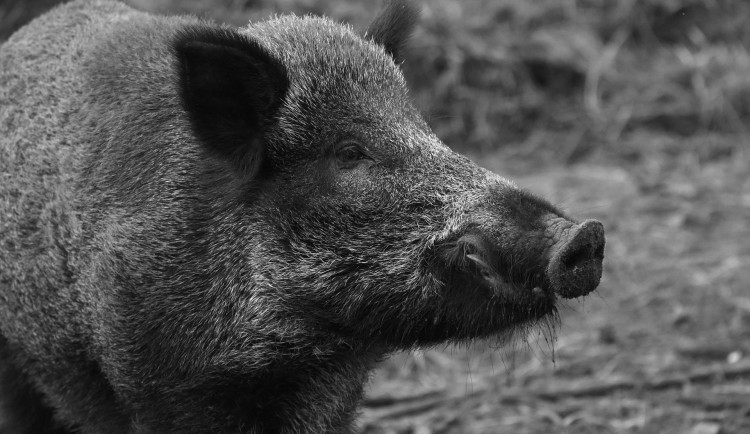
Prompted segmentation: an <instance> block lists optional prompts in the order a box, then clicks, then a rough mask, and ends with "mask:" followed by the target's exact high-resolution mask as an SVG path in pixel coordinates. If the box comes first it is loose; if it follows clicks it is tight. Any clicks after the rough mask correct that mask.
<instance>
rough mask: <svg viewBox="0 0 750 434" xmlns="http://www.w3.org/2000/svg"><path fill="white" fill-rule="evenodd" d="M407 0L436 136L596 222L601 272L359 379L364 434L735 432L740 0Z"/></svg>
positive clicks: (169, 0)
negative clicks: (473, 338)
mask: <svg viewBox="0 0 750 434" xmlns="http://www.w3.org/2000/svg"><path fill="white" fill-rule="evenodd" d="M36 3H43V2H26V3H24V4H25V5H26V7H29V6H33V5H35V4H36ZM130 3H133V4H138V5H139V6H141V7H143V8H149V9H152V10H160V11H171V12H179V13H184V12H193V13H198V14H202V15H207V16H211V17H213V18H215V19H217V20H220V21H227V22H232V23H234V24H243V23H244V22H246V21H247V20H248V19H262V18H264V17H267V16H269V15H270V14H272V13H282V12H296V13H316V14H320V13H325V14H328V15H331V16H334V17H336V18H338V19H342V20H346V21H349V22H352V23H354V24H355V26H357V27H358V28H363V27H364V26H365V25H366V24H367V22H368V20H369V19H370V18H371V17H372V15H373V13H374V11H375V10H376V9H377V4H376V3H375V2H366V1H364V0H356V1H350V2H347V3H340V2H334V1H332V0H326V1H313V0H276V1H271V0H256V1H236V0H235V1H232V0H213V1H210V2H208V1H197V0H190V1H181V2H177V1H175V0H156V1H145V0H130ZM423 3H424V5H423V14H422V21H421V24H420V27H419V29H418V30H417V32H416V34H415V36H414V39H413V43H412V45H411V49H410V52H409V53H408V55H407V59H408V60H407V63H406V64H405V66H404V68H405V72H406V74H407V77H408V79H409V81H410V82H411V83H412V88H413V94H414V97H415V99H416V100H417V102H418V105H419V106H420V107H421V108H423V109H424V111H425V112H426V113H427V114H428V118H429V120H430V122H431V124H432V126H433V127H434V129H435V130H436V132H437V133H438V134H439V135H440V136H441V137H442V138H443V139H444V140H445V141H446V142H447V143H449V144H450V145H451V146H453V147H454V148H457V149H459V150H461V151H463V152H467V153H469V154H470V155H472V156H473V158H475V159H476V160H477V161H478V162H479V163H480V164H482V165H484V166H487V167H490V168H492V169H494V170H497V171H500V172H503V173H505V174H508V175H510V176H512V177H514V178H515V179H517V180H518V181H519V183H520V184H521V185H524V186H528V187H530V188H532V189H533V190H536V191H539V192H540V193H542V194H544V195H546V196H547V197H549V198H551V199H552V200H553V201H555V202H556V203H560V204H562V205H563V206H564V207H569V208H570V211H571V212H572V213H573V214H575V215H579V216H586V217H592V218H598V219H600V220H602V221H603V222H604V223H605V226H606V228H607V252H606V266H605V275H604V279H603V283H602V286H601V288H600V289H599V291H598V295H595V296H593V297H589V299H587V301H585V302H582V303H571V304H570V305H569V306H568V307H567V308H565V309H563V310H564V312H563V327H562V331H561V332H560V334H559V337H558V339H557V342H556V343H555V344H554V345H552V344H550V343H548V342H546V341H545V340H544V334H542V339H541V340H535V337H536V336H531V337H530V340H529V343H523V342H519V343H516V344H515V345H511V346H510V347H505V348H503V349H500V350H498V349H494V348H489V347H488V346H487V345H485V344H481V343H478V344H476V345H474V346H472V347H471V348H470V349H466V348H449V349H435V350H429V351H424V352H417V353H413V354H400V355H396V356H395V357H394V358H392V359H391V360H389V361H388V362H386V363H385V364H384V366H383V368H382V369H381V370H380V371H379V372H378V373H377V375H376V377H375V379H374V381H373V383H372V387H371V391H370V398H369V400H368V405H367V406H366V408H365V412H364V415H363V422H362V424H363V429H364V430H365V432H368V433H429V432H441V433H461V432H476V433H485V432H486V433H497V432H499V433H546V432H571V433H587V432H589V433H607V432H618V433H619V432H642V433H690V432H692V433H696V434H697V433H720V432H721V433H733V432H750V374H749V373H748V372H749V371H750V364H748V354H750V292H748V286H750V271H748V270H750V232H749V231H748V228H747V226H748V222H750V176H748V175H750V152H749V150H748V143H750V140H749V138H748V131H747V128H748V127H747V125H750V55H749V54H748V44H750V27H748V26H747V25H746V23H747V22H748V20H749V19H750V3H748V2H746V1H743V0H626V1H618V2H603V1H593V0H563V1H559V2H545V1H541V0H535V1H526V0H467V1H462V2H459V1H456V0H433V1H430V2H423ZM17 4H20V3H19V2H18V0H14V1H12V2H10V3H3V5H2V6H0V37H2V35H7V34H8V31H7V29H8V28H9V26H10V25H17V24H18V23H19V22H20V21H23V19H24V18H19V17H21V16H24V17H25V16H26V14H25V13H24V12H23V11H22V10H21V9H19V6H17ZM14 5H15V7H14ZM24 10H25V9H24ZM9 11H11V12H9ZM553 359H554V362H553Z"/></svg>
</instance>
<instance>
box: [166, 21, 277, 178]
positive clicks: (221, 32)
mask: <svg viewBox="0 0 750 434" xmlns="http://www.w3.org/2000/svg"><path fill="white" fill-rule="evenodd" d="M175 49H176V53H177V57H178V60H179V80H180V92H181V97H182V103H183V105H184V107H185V110H186V111H187V113H188V115H189V117H190V122H191V124H192V127H193V132H194V133H195V135H196V136H197V138H198V139H199V140H201V142H202V143H203V144H204V145H205V146H207V147H208V149H210V150H211V151H213V152H215V153H216V154H218V155H219V156H221V157H224V158H227V159H229V160H230V161H231V162H232V163H233V164H235V165H236V167H237V168H238V169H240V170H241V171H242V172H243V174H244V175H245V176H248V177H254V176H256V175H257V174H258V171H259V169H260V167H261V164H262V159H263V154H264V152H263V151H264V150H263V144H262V136H263V133H264V130H265V129H266V128H267V126H268V125H269V123H270V122H272V120H273V119H274V117H275V115H276V114H277V112H278V109H279V107H280V105H281V102H282V100H283V98H284V95H285V94H286V90H287V87H288V81H287V80H288V79H287V74H286V68H285V67H284V65H282V64H281V63H280V62H279V61H278V60H276V59H274V58H273V57H272V56H271V55H270V54H269V53H268V52H267V51H266V50H265V49H264V48H263V47H262V46H261V45H260V44H258V43H257V42H255V41H253V40H252V39H250V38H249V37H247V36H244V35H242V34H240V33H239V32H237V31H236V30H233V29H230V28H221V27H218V28H217V27H213V28H212V27H200V28H193V29H190V30H186V31H183V32H182V33H181V34H180V35H179V36H178V38H177V40H176V42H175Z"/></svg>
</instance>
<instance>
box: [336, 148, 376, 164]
mask: <svg viewBox="0 0 750 434" xmlns="http://www.w3.org/2000/svg"><path fill="white" fill-rule="evenodd" d="M369 159H370V158H369V157H368V156H367V154H365V152H364V151H363V150H362V146H361V145H360V144H359V143H356V142H345V143H342V144H341V145H340V146H339V147H338V149H336V160H338V162H339V165H340V166H341V167H344V168H352V167H354V166H356V165H357V164H358V163H360V162H362V161H365V160H369Z"/></svg>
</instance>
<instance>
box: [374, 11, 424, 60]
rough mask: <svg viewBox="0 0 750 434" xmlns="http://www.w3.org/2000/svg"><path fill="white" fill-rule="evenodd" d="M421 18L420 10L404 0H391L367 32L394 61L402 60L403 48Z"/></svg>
mask: <svg viewBox="0 0 750 434" xmlns="http://www.w3.org/2000/svg"><path fill="white" fill-rule="evenodd" d="M417 18H419V10H418V9H417V8H416V7H415V6H414V5H412V4H411V3H409V2H407V1H404V0H389V1H388V2H387V3H386V6H385V9H384V10H383V12H381V13H380V15H379V16H378V17H377V18H375V20H374V21H373V22H372V24H370V27H369V28H368V29H367V33H366V34H365V35H366V36H367V37H368V38H370V40H372V41H373V42H375V43H376V44H380V45H382V46H383V48H385V51H386V52H387V53H388V54H390V55H391V56H392V57H393V59H394V61H396V62H400V61H401V57H400V55H401V53H400V52H401V49H402V48H403V46H404V44H405V43H406V41H407V40H408V39H409V37H410V36H411V33H412V31H413V30H414V25H415V24H416V23H417Z"/></svg>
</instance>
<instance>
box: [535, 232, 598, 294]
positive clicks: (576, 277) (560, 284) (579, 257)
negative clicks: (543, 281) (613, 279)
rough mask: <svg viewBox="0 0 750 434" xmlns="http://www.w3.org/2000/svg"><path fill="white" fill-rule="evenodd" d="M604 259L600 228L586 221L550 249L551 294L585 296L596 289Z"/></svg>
mask: <svg viewBox="0 0 750 434" xmlns="http://www.w3.org/2000/svg"><path fill="white" fill-rule="evenodd" d="M603 258H604V228H603V226H602V224H601V223H599V222H597V221H594V220H587V221H585V222H583V223H581V224H580V225H578V226H577V227H575V228H574V230H572V231H571V232H570V235H569V237H568V238H567V239H563V240H560V241H558V243H557V244H556V245H555V246H554V247H553V254H552V257H551V260H550V265H549V271H548V274H549V277H550V281H551V282H552V286H553V287H554V290H555V292H557V293H558V294H559V295H560V296H562V297H565V298H572V297H578V296H582V295H586V294H588V293H589V292H591V291H593V290H594V289H595V288H596V287H597V286H598V285H599V280H600V279H601V275H602V259H603Z"/></svg>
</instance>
